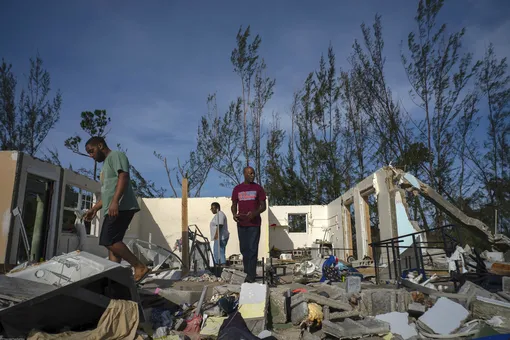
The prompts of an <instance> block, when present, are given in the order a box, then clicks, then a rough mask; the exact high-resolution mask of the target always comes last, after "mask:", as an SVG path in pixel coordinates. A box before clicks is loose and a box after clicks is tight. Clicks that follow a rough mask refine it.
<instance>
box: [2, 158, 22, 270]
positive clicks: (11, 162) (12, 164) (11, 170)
mask: <svg viewBox="0 0 510 340" xmlns="http://www.w3.org/2000/svg"><path fill="white" fill-rule="evenodd" d="M17 160H18V153H17V152H10V151H4V152H0V164H2V166H0V178H1V182H2V185H1V189H0V263H7V261H6V255H7V242H8V240H9V231H10V229H11V216H12V214H11V208H12V196H13V191H14V182H15V178H16V165H17Z"/></svg>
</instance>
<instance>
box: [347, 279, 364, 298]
mask: <svg viewBox="0 0 510 340" xmlns="http://www.w3.org/2000/svg"><path fill="white" fill-rule="evenodd" d="M346 282H347V284H346V291H347V294H357V293H359V292H360V291H361V278H360V277H359V276H347V278H346Z"/></svg>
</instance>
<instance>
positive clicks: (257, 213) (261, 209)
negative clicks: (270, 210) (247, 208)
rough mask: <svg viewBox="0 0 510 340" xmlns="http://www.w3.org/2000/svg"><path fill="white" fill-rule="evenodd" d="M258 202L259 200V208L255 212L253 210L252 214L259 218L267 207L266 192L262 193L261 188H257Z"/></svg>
mask: <svg viewBox="0 0 510 340" xmlns="http://www.w3.org/2000/svg"><path fill="white" fill-rule="evenodd" d="M257 196H258V197H257V198H258V200H259V207H258V208H257V210H255V211H254V212H253V216H254V217H255V216H260V214H262V213H263V212H264V211H266V209H267V205H266V198H267V197H266V192H265V191H264V189H263V188H262V187H259V189H258V195H257Z"/></svg>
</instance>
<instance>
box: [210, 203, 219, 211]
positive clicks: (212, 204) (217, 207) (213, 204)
mask: <svg viewBox="0 0 510 340" xmlns="http://www.w3.org/2000/svg"><path fill="white" fill-rule="evenodd" d="M211 207H216V209H218V210H221V208H220V204H219V203H218V202H213V203H211Z"/></svg>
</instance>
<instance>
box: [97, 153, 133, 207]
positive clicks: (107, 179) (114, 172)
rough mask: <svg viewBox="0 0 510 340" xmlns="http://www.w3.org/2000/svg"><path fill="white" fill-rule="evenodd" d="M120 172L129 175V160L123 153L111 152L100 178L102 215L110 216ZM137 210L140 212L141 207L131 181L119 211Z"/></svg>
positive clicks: (125, 190) (105, 161) (121, 200)
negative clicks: (109, 209)
mask: <svg viewBox="0 0 510 340" xmlns="http://www.w3.org/2000/svg"><path fill="white" fill-rule="evenodd" d="M119 171H123V172H127V173H129V160H128V158H127V157H126V155H125V154H124V153H123V152H120V151H110V153H109V154H108V156H107V157H106V159H105V160H104V165H103V168H102V169H101V174H100V176H99V178H100V179H101V200H102V201H103V209H102V213H103V215H104V216H106V214H108V208H109V207H110V203H111V202H112V199H113V196H114V195H115V189H116V187H117V181H118V179H119ZM125 210H135V211H139V210H140V207H139V206H138V202H137V201H136V196H135V192H134V191H133V187H132V186H131V181H129V183H128V185H127V187H126V189H124V194H123V195H122V197H121V198H120V201H119V211H125Z"/></svg>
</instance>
